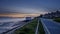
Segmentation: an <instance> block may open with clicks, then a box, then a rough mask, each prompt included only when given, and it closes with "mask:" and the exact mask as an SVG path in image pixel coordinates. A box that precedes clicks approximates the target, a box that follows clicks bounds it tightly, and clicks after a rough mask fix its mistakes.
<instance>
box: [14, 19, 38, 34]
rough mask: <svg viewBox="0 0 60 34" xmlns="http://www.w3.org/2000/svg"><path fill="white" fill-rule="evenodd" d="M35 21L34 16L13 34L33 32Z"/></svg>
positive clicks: (33, 33) (31, 33) (29, 33)
mask: <svg viewBox="0 0 60 34" xmlns="http://www.w3.org/2000/svg"><path fill="white" fill-rule="evenodd" d="M37 23H38V22H37V19H36V18H35V19H33V21H32V22H31V23H29V24H27V25H25V26H23V27H22V28H19V29H17V30H16V31H15V32H14V34H35V28H36V25H37Z"/></svg>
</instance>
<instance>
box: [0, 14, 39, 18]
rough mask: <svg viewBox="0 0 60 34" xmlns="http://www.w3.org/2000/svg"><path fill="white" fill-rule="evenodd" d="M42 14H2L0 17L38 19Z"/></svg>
mask: <svg viewBox="0 0 60 34" xmlns="http://www.w3.org/2000/svg"><path fill="white" fill-rule="evenodd" d="M39 15H40V14H14V13H12V14H0V16H8V17H36V16H39Z"/></svg>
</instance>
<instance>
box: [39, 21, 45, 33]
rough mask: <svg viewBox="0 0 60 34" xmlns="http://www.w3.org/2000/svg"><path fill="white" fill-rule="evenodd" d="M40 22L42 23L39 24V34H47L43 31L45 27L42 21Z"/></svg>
mask: <svg viewBox="0 0 60 34" xmlns="http://www.w3.org/2000/svg"><path fill="white" fill-rule="evenodd" d="M39 22H40V24H39V32H38V34H45V31H44V29H43V25H42V23H41V20H40V21H39Z"/></svg>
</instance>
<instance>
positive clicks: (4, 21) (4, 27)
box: [0, 17, 25, 34]
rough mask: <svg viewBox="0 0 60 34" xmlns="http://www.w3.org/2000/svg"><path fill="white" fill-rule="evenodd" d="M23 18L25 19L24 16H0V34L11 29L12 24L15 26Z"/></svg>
mask: <svg viewBox="0 0 60 34" xmlns="http://www.w3.org/2000/svg"><path fill="white" fill-rule="evenodd" d="M23 20H25V18H10V17H9V18H8V17H7V18H6V17H1V18H0V34H1V33H3V32H6V31H8V30H10V29H12V28H13V27H12V26H13V25H15V24H16V25H15V26H17V25H18V24H19V23H20V22H21V21H23ZM20 24H21V23H20ZM15 26H14V27H15Z"/></svg>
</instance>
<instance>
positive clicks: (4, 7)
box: [0, 0, 60, 14]
mask: <svg viewBox="0 0 60 34" xmlns="http://www.w3.org/2000/svg"><path fill="white" fill-rule="evenodd" d="M57 9H58V10H60V0H0V13H41V14H42V13H46V12H52V11H56V10H57Z"/></svg>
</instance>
